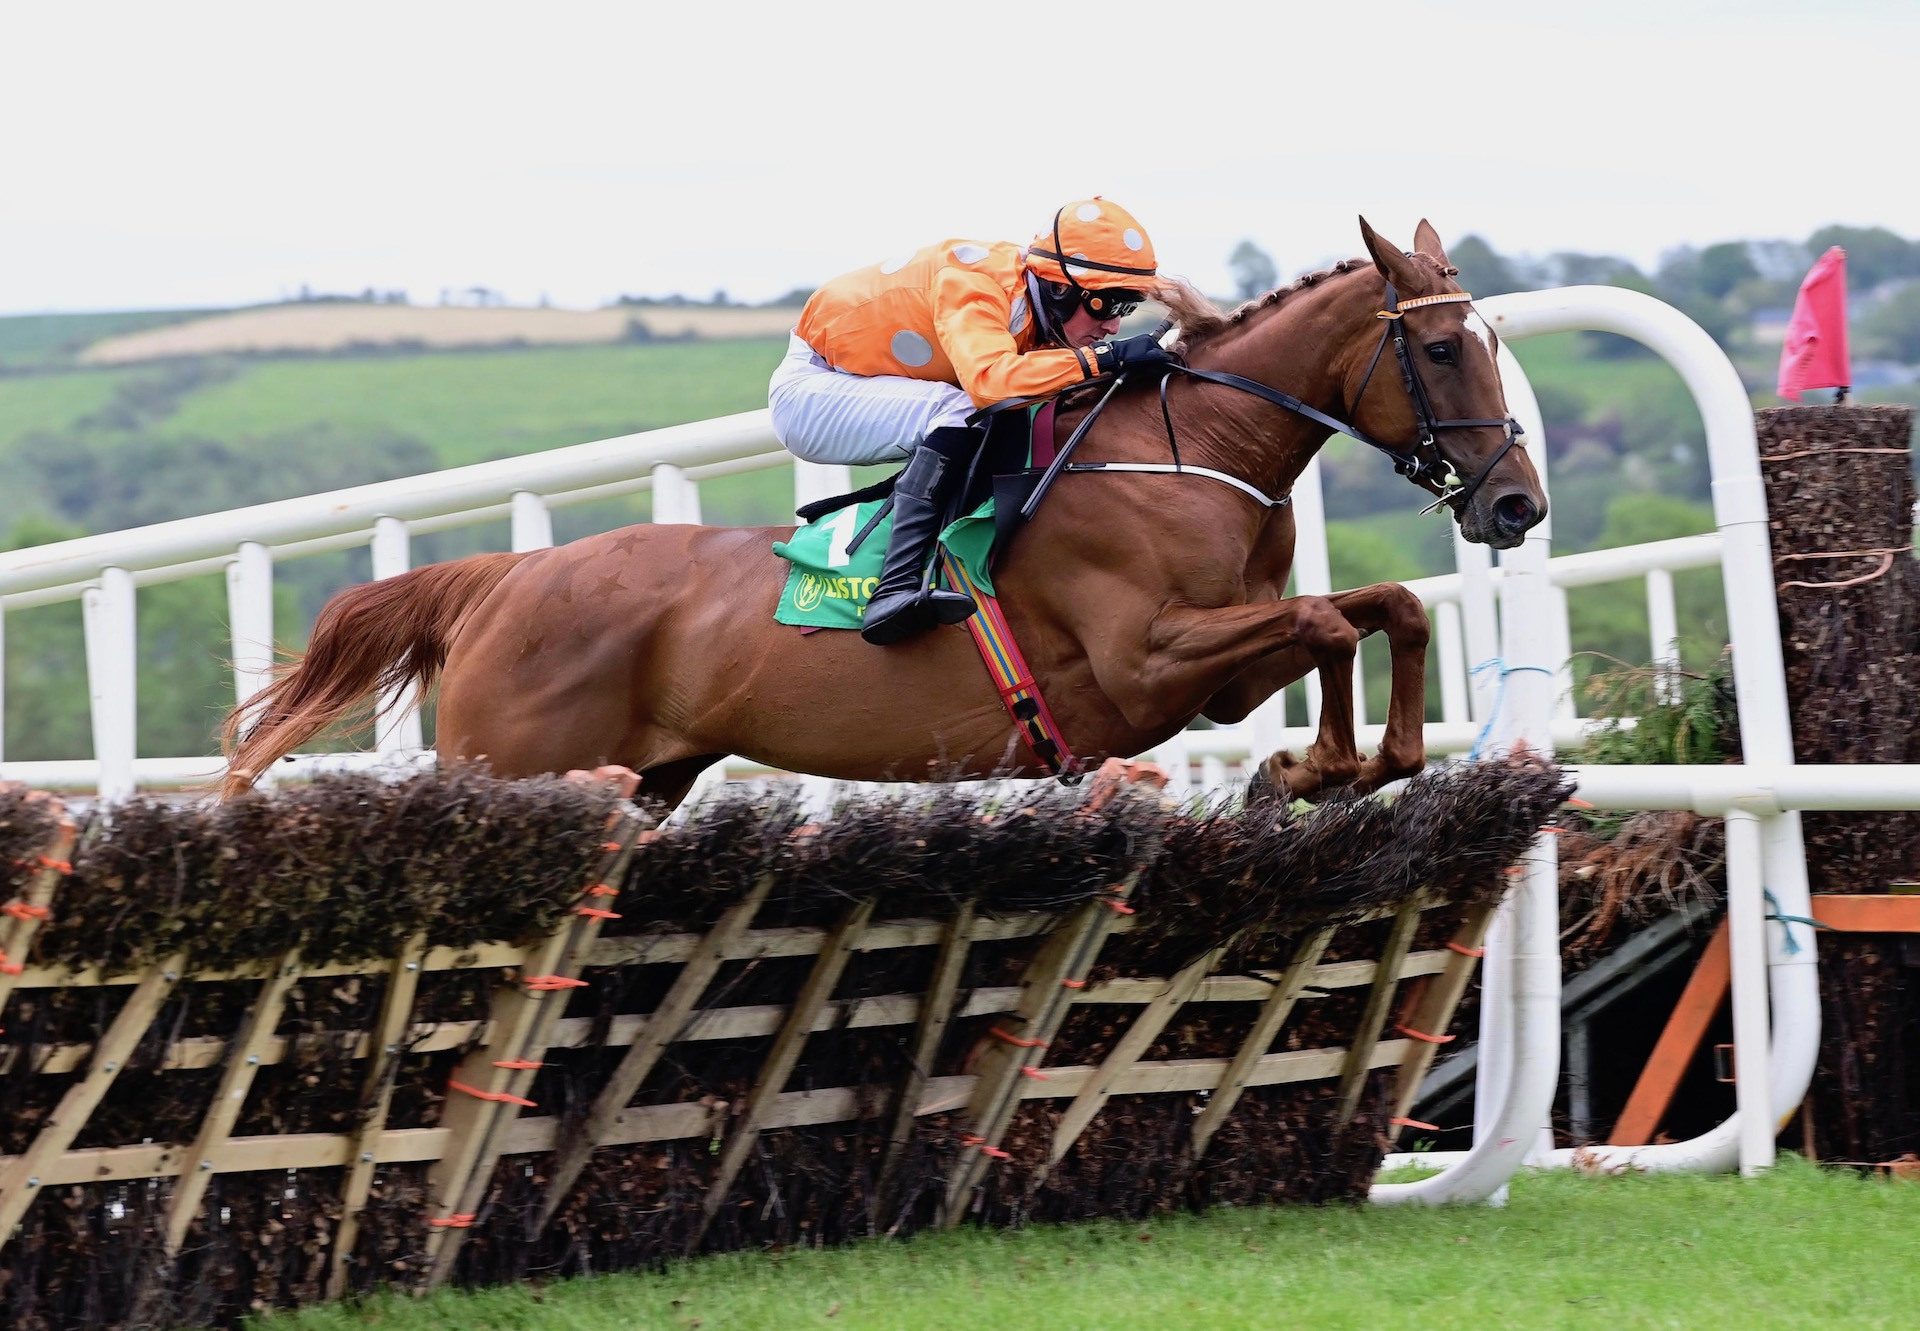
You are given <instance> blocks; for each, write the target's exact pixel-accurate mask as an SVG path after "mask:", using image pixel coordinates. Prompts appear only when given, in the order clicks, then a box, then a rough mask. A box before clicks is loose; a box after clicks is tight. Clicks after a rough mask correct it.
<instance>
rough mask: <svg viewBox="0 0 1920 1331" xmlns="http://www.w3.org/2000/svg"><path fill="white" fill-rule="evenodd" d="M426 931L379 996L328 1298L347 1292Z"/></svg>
mask: <svg viewBox="0 0 1920 1331" xmlns="http://www.w3.org/2000/svg"><path fill="white" fill-rule="evenodd" d="M426 952H427V940H426V935H425V934H423V933H421V934H415V935H414V936H413V937H412V938H411V939H409V940H408V941H407V945H406V947H405V948H404V949H403V950H402V951H401V953H400V955H399V956H398V957H396V958H394V962H393V967H392V969H391V970H389V971H388V972H387V991H386V993H384V994H382V995H381V996H380V1017H379V1023H378V1025H377V1026H376V1028H375V1030H374V1037H373V1048H372V1050H371V1052H370V1053H369V1055H368V1060H367V1079H366V1085H365V1089H364V1090H363V1091H362V1092H361V1096H360V1099H361V1103H362V1105H364V1106H365V1108H364V1109H363V1110H362V1113H361V1118H360V1122H359V1125H358V1126H356V1127H355V1128H354V1130H353V1134H352V1138H353V1141H352V1147H351V1154H350V1155H349V1160H350V1163H349V1164H348V1165H347V1180H346V1185H345V1186H344V1187H343V1188H342V1189H341V1192H340V1225H339V1228H337V1229H336V1230H335V1231H334V1235H333V1256H332V1258H331V1259H330V1266H329V1268H328V1271H327V1297H328V1298H330V1299H337V1298H339V1297H340V1296H341V1295H343V1294H345V1293H346V1292H347V1268H348V1266H349V1265H350V1264H351V1262H352V1258H353V1245H354V1243H355V1242H356V1241H358V1239H359V1237H360V1212H361V1210H362V1209H364V1208H365V1206H366V1204H367V1195H368V1193H370V1192H371V1191H372V1190H373V1171H374V1169H375V1167H376V1166H377V1165H378V1164H379V1155H378V1151H377V1149H376V1148H377V1147H378V1145H379V1141H380V1137H381V1134H382V1133H384V1132H385V1131H386V1126H387V1108H388V1106H389V1105H391V1104H392V1102H393V1083H394V1078H395V1076H396V1074H397V1073H398V1071H399V1068H400V1056H401V1054H402V1052H403V1050H402V1049H401V1044H402V1042H403V1041H404V1040H405V1039H406V1036H407V1031H408V1029H409V1028H410V1027H411V1025H412V1018H413V1000H414V996H415V995H416V994H417V993H418V992H419V989H420V963H421V959H422V958H423V957H425V956H426Z"/></svg>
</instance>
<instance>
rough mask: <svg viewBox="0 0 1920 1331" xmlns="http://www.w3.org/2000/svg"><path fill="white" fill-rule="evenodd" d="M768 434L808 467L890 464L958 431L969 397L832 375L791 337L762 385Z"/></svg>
mask: <svg viewBox="0 0 1920 1331" xmlns="http://www.w3.org/2000/svg"><path fill="white" fill-rule="evenodd" d="M767 405H768V406H769V407H771V408H772V411H773V433H774V435H775V436H776V437H777V438H778V439H779V440H780V443H781V444H782V446H784V447H785V448H786V449H787V451H789V452H790V453H792V454H793V455H794V456H795V457H799V458H804V459H806V460H807V461H808V462H825V463H840V464H846V465H850V466H859V465H861V464H864V463H869V462H896V461H898V460H899V459H901V458H904V457H906V456H907V454H909V453H911V452H912V451H913V446H914V445H915V444H917V443H919V442H920V441H921V440H922V439H925V438H926V437H927V435H928V434H929V433H931V432H932V431H934V430H936V429H938V428H939V427H941V426H943V425H964V424H966V421H967V417H968V416H969V415H971V414H972V412H973V399H972V398H970V397H968V396H967V395H966V394H965V393H964V392H962V391H961V390H960V389H958V388H955V387H954V386H953V385H952V384H942V383H933V382H930V381H928V380H925V379H907V378H904V377H902V376H900V375H895V374H880V375H863V374H848V373H846V372H845V371H843V370H836V369H834V368H833V367H832V366H831V365H829V364H827V362H826V361H825V360H824V359H822V358H821V356H820V355H819V353H818V352H816V351H814V349H813V348H812V347H810V346H808V345H807V344H806V343H805V342H802V341H801V340H800V339H799V338H798V337H797V336H796V337H794V338H792V339H791V340H790V341H789V342H788V344H787V354H786V357H785V359H783V360H782V361H781V362H780V364H779V367H778V368H777V369H775V370H774V372H773V378H772V380H771V381H769V383H768V384H767Z"/></svg>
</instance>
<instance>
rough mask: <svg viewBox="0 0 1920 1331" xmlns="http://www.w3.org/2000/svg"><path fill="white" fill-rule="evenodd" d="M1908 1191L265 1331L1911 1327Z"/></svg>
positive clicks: (1069, 1253) (1281, 1234) (1564, 1214)
mask: <svg viewBox="0 0 1920 1331" xmlns="http://www.w3.org/2000/svg"><path fill="white" fill-rule="evenodd" d="M1916 1244H1920V1187H1916V1186H1914V1185H1912V1184H1906V1183H1890V1182H1886V1181H1882V1180H1877V1179H1863V1178H1859V1177H1856V1176H1854V1175H1851V1174H1845V1173H1829V1172H1823V1171H1820V1170H1817V1169H1815V1168H1813V1167H1812V1166H1809V1165H1806V1164H1804V1163H1802V1162H1800V1161H1798V1160H1793V1159H1789V1160H1786V1161H1784V1162H1783V1163H1782V1165H1781V1167H1780V1168H1779V1169H1778V1170H1776V1171H1775V1172H1774V1173H1773V1174H1772V1175H1770V1176H1768V1177H1766V1178H1764V1179H1759V1180H1742V1179H1738V1178H1729V1177H1705V1178H1702V1177H1681V1176H1668V1177H1628V1178H1616V1179H1590V1178H1580V1177H1575V1176H1572V1175H1568V1174H1552V1175H1543V1176H1537V1177H1526V1178H1522V1179H1520V1180H1517V1181H1516V1183H1515V1184H1514V1186H1513V1189H1512V1200H1511V1202H1510V1204H1509V1205H1508V1206H1506V1207H1505V1208H1503V1209H1497V1210H1496V1209H1491V1208H1486V1207H1472V1208H1448V1209H1444V1210H1436V1209H1427V1208H1412V1207H1410V1208H1405V1209H1374V1208H1364V1207H1329V1208H1305V1207H1289V1208H1274V1209H1253V1210H1237V1211H1236V1210H1225V1211H1216V1212H1213V1213H1211V1214H1209V1215H1206V1216H1201V1217H1193V1216H1178V1217H1170V1218H1166V1219H1160V1220H1155V1221H1152V1222H1150V1223H1146V1224H1119V1223H1098V1224H1088V1225H1071V1226H1036V1227H1033V1228H1029V1229H1025V1230H1018V1231H981V1230H965V1231H962V1232H960V1233H956V1234H943V1235H928V1236H923V1237H921V1238H918V1239H914V1240H912V1241H910V1242H905V1243H888V1242H872V1243H865V1244H861V1245H857V1246H854V1247H850V1248H842V1249H837V1250H829V1251H815V1250H790V1251H786V1252H781V1253H767V1252H752V1253H736V1254H730V1255H727V1256H723V1257H712V1258H704V1259H701V1260H699V1261H695V1262H687V1263H680V1264H677V1265H675V1266H673V1267H672V1268H670V1269H669V1270H667V1271H665V1272H660V1273H649V1274H641V1275H617V1276H602V1277H596V1278H591V1279H579V1280H568V1281H558V1282H554V1283H551V1284H547V1285H545V1286H535V1285H519V1286H514V1287H509V1288H503V1289H494V1290H480V1291H469V1292H454V1293H443V1294H439V1295H436V1296H434V1297H432V1298H428V1299H424V1300H420V1301H412V1300H407V1299H399V1298H387V1297H382V1298H377V1299H373V1300H370V1301H367V1302H364V1303H361V1304H351V1305H334V1306H330V1307H322V1308H317V1309H313V1310H309V1311H307V1312H305V1313H303V1314H296V1315H289V1316H283V1317H273V1318H268V1319H265V1320H263V1321H261V1322H258V1323H256V1324H255V1325H256V1326H257V1327H258V1328H260V1331H347V1329H348V1328H354V1329H356V1331H357V1329H359V1328H367V1327H380V1328H383V1329H384V1331H441V1329H442V1328H444V1329H445V1331H509V1329H512V1331H521V1329H522V1328H524V1329H525V1331H534V1329H535V1328H538V1329H539V1331H654V1329H655V1328H661V1329H665V1328H676V1329H678V1331H692V1328H701V1331H733V1329H735V1328H742V1329H744V1328H757V1327H766V1328H781V1329H782V1331H785V1329H786V1328H794V1327H813V1326H817V1327H827V1328H835V1329H836V1331H855V1329H859V1328H865V1329H868V1331H919V1329H921V1328H927V1329H928V1331H933V1329H935V1328H938V1329H939V1331H947V1329H948V1328H962V1327H965V1328H1015V1327H1019V1328H1026V1327H1033V1328H1044V1329H1045V1331H1075V1329H1076V1328H1082V1327H1086V1328H1093V1327H1099V1328H1126V1327H1139V1328H1155V1329H1156V1331H1158V1329H1159V1328H1205V1331H1233V1329H1234V1328H1248V1329H1252V1328H1271V1327H1282V1326H1284V1327H1316V1328H1317V1327H1364V1328H1369V1329H1371V1328H1382V1327H1386V1328H1399V1327H1409V1328H1411V1327H1419V1328H1423V1331H1424V1329H1426V1328H1448V1327H1463V1328H1481V1327H1494V1326H1527V1327H1599V1328H1607V1329H1608V1331H1614V1329H1615V1328H1633V1327H1704V1326H1737V1327H1741V1328H1743V1331H1744V1329H1745V1328H1756V1327H1789V1326H1847V1327H1876V1326H1889V1327H1891V1326H1903V1327H1904V1326H1912V1325H1914V1323H1915V1318H1916V1308H1920V1277H1916V1276H1915V1275H1913V1274H1912V1268H1911V1262H1910V1257H1911V1254H1912V1253H1913V1252H1914V1251H1915V1245H1916Z"/></svg>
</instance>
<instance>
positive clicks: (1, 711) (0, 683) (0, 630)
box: [0, 597, 7, 763]
mask: <svg viewBox="0 0 1920 1331" xmlns="http://www.w3.org/2000/svg"><path fill="white" fill-rule="evenodd" d="M6 760H7V602H6V598H5V597H0V763H4V762H6Z"/></svg>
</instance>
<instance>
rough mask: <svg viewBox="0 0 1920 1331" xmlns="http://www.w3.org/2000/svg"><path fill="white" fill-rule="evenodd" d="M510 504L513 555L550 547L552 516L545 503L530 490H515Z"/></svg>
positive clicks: (551, 542)
mask: <svg viewBox="0 0 1920 1331" xmlns="http://www.w3.org/2000/svg"><path fill="white" fill-rule="evenodd" d="M512 503H513V510H512V513H513V516H512V523H513V536H512V541H513V549H514V553H516V554H519V553H522V552H524V551H527V550H545V549H546V548H547V547H548V546H550V545H552V544H553V514H552V512H550V511H549V510H548V508H547V501H546V500H544V499H542V498H541V497H540V496H539V495H537V494H535V493H533V491H531V490H515V491H514V492H513V500H512Z"/></svg>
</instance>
